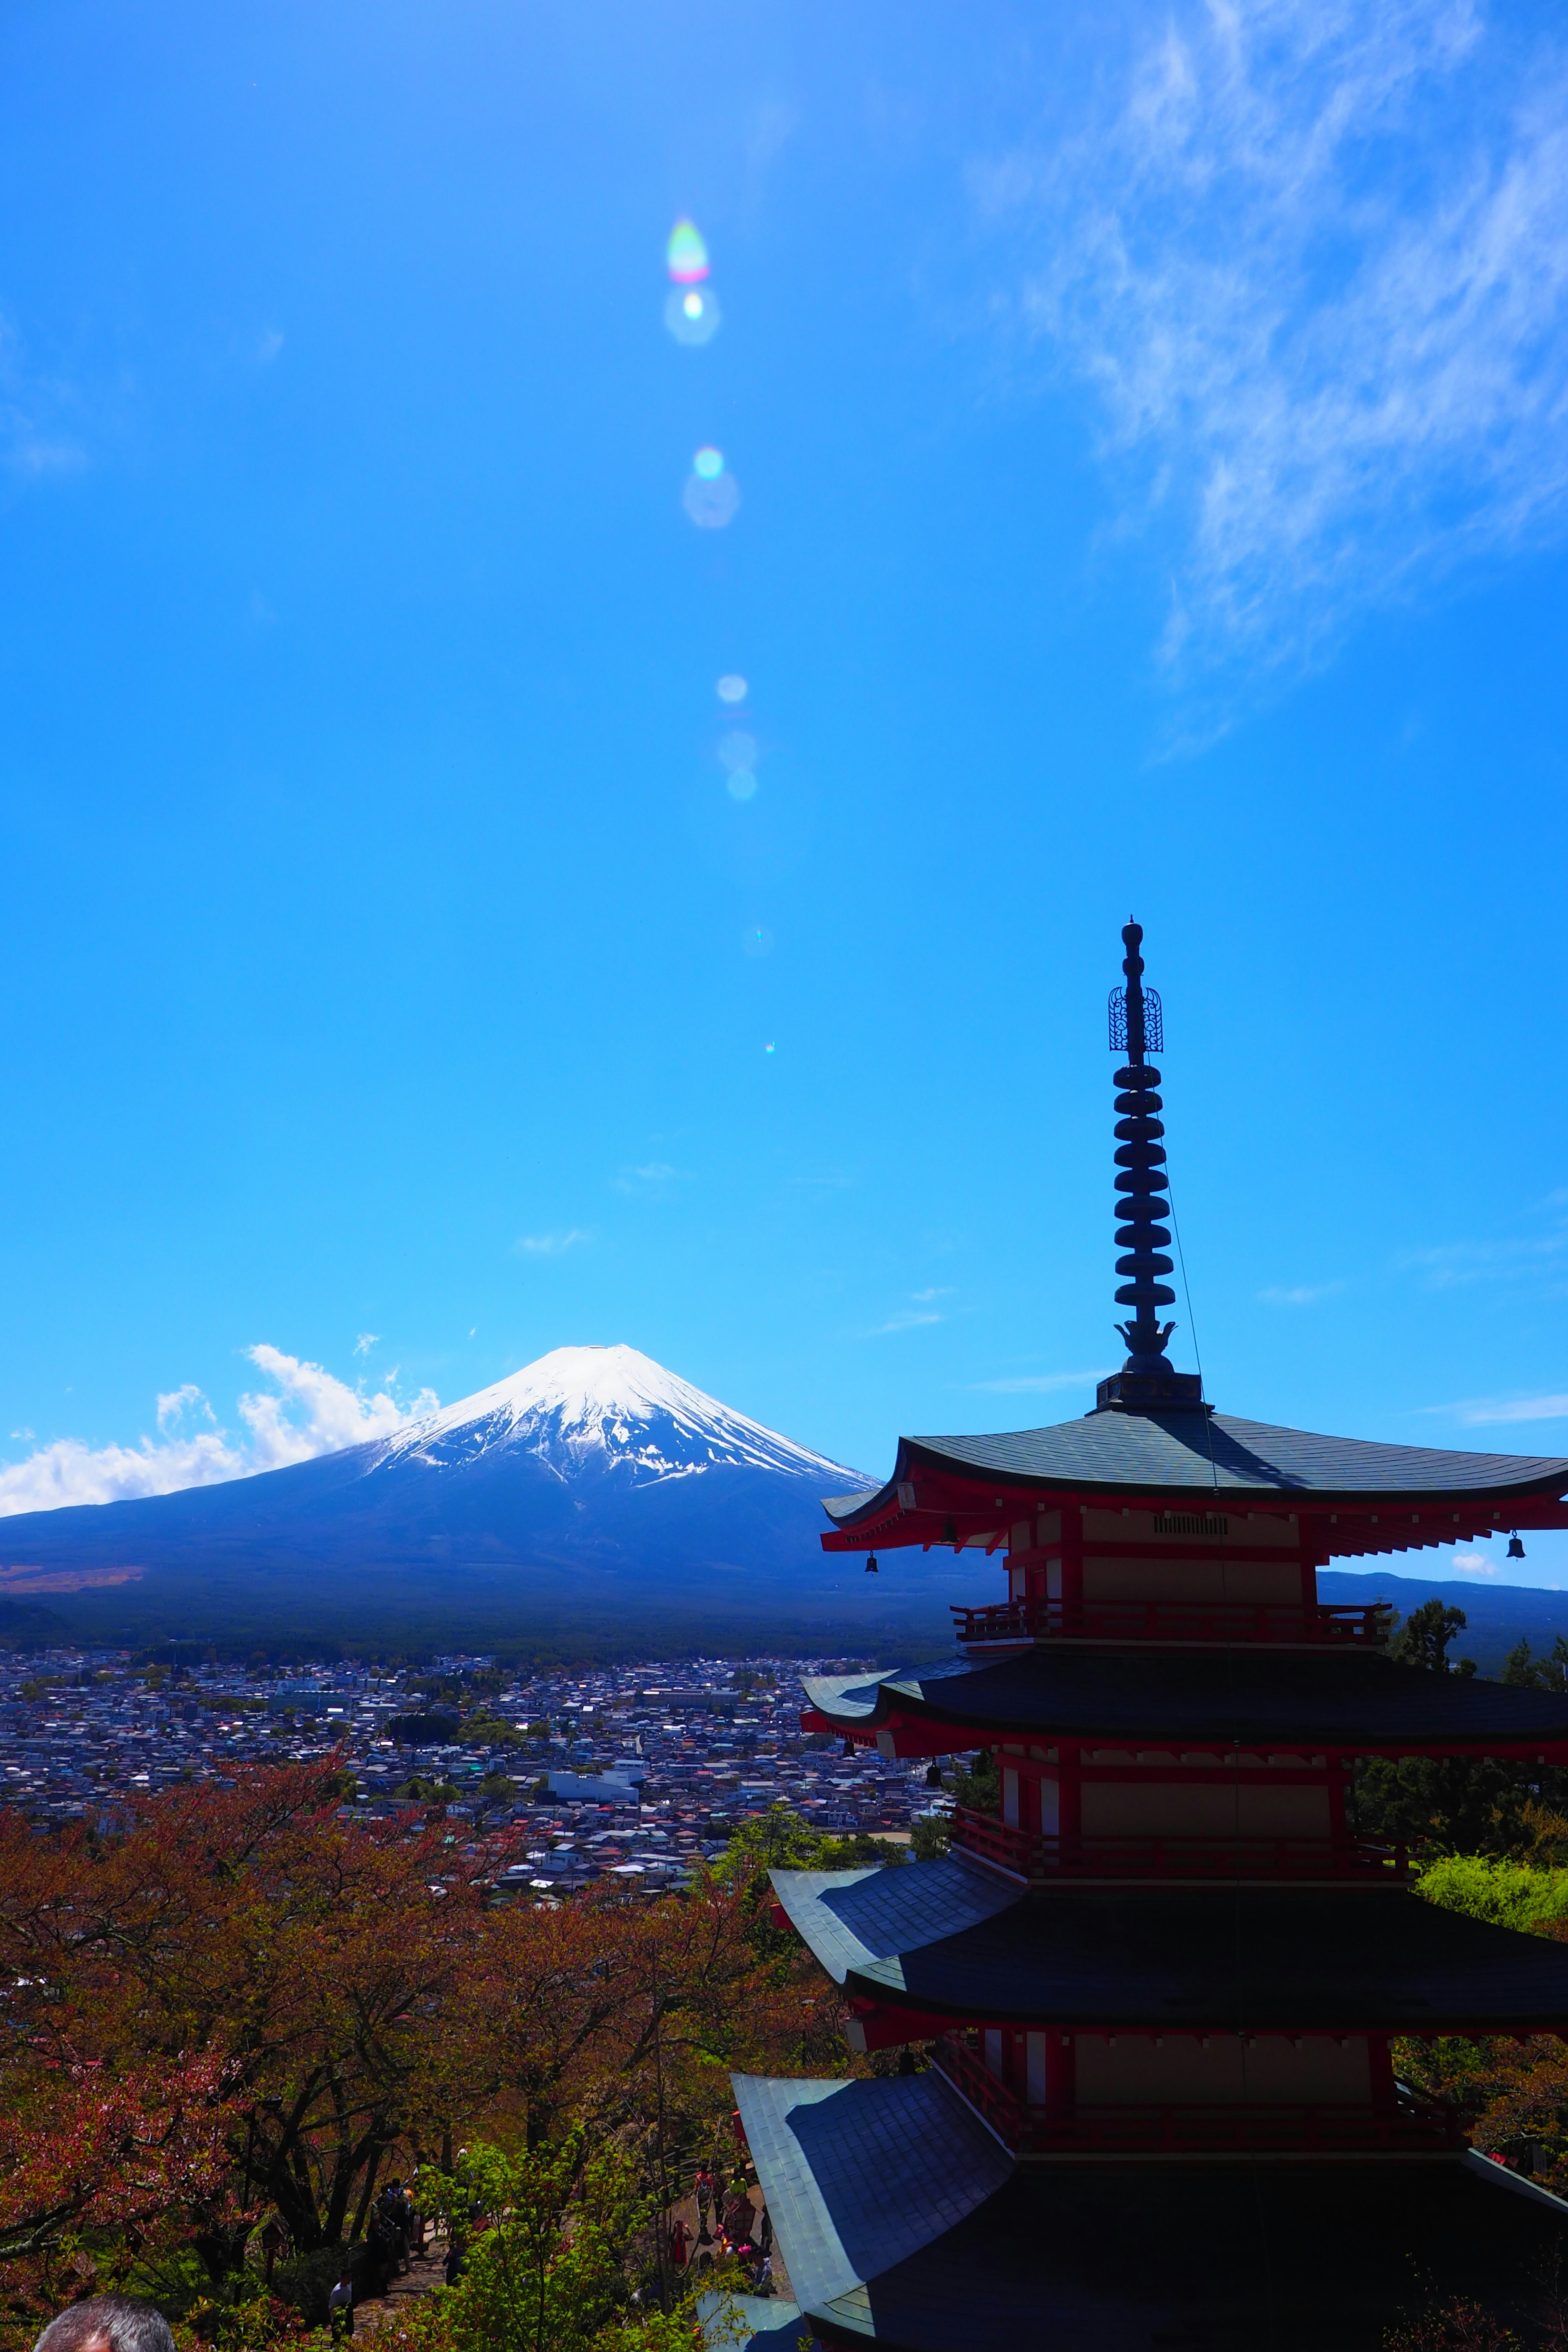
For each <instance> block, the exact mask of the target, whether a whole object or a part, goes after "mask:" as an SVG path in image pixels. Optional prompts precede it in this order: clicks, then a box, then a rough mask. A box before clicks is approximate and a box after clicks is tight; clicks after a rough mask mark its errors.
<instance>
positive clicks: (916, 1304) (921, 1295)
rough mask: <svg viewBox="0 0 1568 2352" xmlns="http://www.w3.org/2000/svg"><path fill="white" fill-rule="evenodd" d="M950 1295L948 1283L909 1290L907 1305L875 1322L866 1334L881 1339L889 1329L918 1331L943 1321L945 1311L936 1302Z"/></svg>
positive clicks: (950, 1286)
mask: <svg viewBox="0 0 1568 2352" xmlns="http://www.w3.org/2000/svg"><path fill="white" fill-rule="evenodd" d="M951 1297H952V1285H951V1284H950V1283H932V1284H931V1285H929V1286H927V1287H926V1288H925V1289H924V1290H911V1291H910V1293H909V1299H910V1304H909V1306H908V1307H900V1308H899V1310H898V1311H897V1313H896V1314H892V1315H889V1318H888V1319H887V1321H886V1322H885V1323H878V1324H876V1325H875V1326H874V1327H873V1328H872V1329H871V1330H870V1331H869V1332H868V1335H867V1336H868V1338H869V1339H885V1338H886V1336H887V1335H888V1333H889V1332H890V1331H919V1330H921V1329H923V1328H925V1327H926V1326H928V1325H929V1324H931V1323H945V1322H946V1320H947V1312H946V1310H945V1309H943V1308H942V1307H939V1306H938V1305H937V1303H936V1302H937V1300H938V1299H939V1298H951Z"/></svg>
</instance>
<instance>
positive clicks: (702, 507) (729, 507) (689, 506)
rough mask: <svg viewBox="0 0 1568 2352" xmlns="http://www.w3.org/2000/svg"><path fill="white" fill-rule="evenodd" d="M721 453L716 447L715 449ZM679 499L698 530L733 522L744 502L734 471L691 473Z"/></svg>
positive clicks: (716, 528)
mask: <svg viewBox="0 0 1568 2352" xmlns="http://www.w3.org/2000/svg"><path fill="white" fill-rule="evenodd" d="M712 454H713V455H714V457H718V455H719V453H718V451H717V450H716V449H715V450H714V451H713V453H712ZM680 503H681V505H682V506H683V507H684V508H685V509H686V511H687V513H688V515H689V517H690V519H691V520H692V521H693V522H694V523H695V524H696V525H697V528H698V530H723V528H724V526H725V524H726V523H728V522H732V521H733V520H734V518H735V510H736V509H737V508H738V507H739V505H740V503H741V491H740V485H739V484H738V483H737V481H736V479H735V477H734V475H733V474H723V473H715V474H699V473H690V474H688V476H687V477H686V486H685V488H683V489H682V491H681V493H680Z"/></svg>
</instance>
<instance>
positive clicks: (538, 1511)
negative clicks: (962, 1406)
mask: <svg viewBox="0 0 1568 2352" xmlns="http://www.w3.org/2000/svg"><path fill="white" fill-rule="evenodd" d="M875 1483H876V1482H875V1480H874V1479H873V1478H871V1477H869V1476H868V1475H866V1474H864V1473H862V1472H860V1471H857V1470H851V1469H847V1468H846V1467H845V1466H844V1465H842V1464H840V1463H835V1462H830V1461H828V1460H827V1459H826V1457H825V1456H824V1455H822V1454H814V1453H812V1452H810V1451H809V1450H808V1449H807V1448H806V1447H805V1446H802V1445H796V1444H793V1443H792V1442H791V1441H790V1440H789V1439H788V1438H784V1437H780V1436H778V1435H776V1434H775V1433H774V1432H773V1431H772V1430H769V1429H764V1428H763V1426H762V1425H761V1423H757V1422H754V1421H750V1420H748V1419H747V1418H746V1416H745V1415H744V1414H743V1413H739V1412H731V1409H730V1408H729V1407H728V1406H727V1405H722V1404H720V1403H718V1402H716V1401H715V1400H714V1399H713V1398H712V1397H709V1396H705V1395H704V1394H703V1393H702V1391H700V1389H696V1388H693V1387H691V1385H690V1384H689V1382H688V1381H683V1380H679V1379H678V1378H677V1376H676V1375H675V1374H674V1373H673V1372H668V1371H666V1370H664V1368H663V1367H662V1366H661V1365H658V1364H656V1363H655V1362H653V1360H651V1359H650V1358H649V1357H647V1356H644V1355H640V1354H639V1353H638V1352H637V1349H635V1348H628V1347H613V1348H557V1349H553V1350H552V1352H551V1353H550V1354H549V1355H546V1356H542V1357H541V1358H540V1359H539V1360H538V1361H537V1362H536V1363H532V1364H529V1365H527V1366H525V1367H524V1368H523V1370H521V1371H518V1372H513V1373H511V1374H510V1376H509V1377H508V1378H507V1379H506V1380H504V1381H498V1382H497V1383H496V1384H495V1386H494V1387H493V1388H489V1389H482V1390H481V1391H479V1394H478V1395H477V1396H471V1397H467V1398H464V1399H463V1400H462V1401H461V1402H458V1403H457V1404H452V1405H444V1406H442V1407H441V1408H440V1409H439V1410H438V1411H437V1412H432V1413H428V1414H426V1415H424V1416H422V1417H421V1418H420V1419H418V1420H416V1421H413V1422H410V1423H408V1424H407V1425H406V1426H405V1428H403V1429H401V1430H399V1431H398V1432H397V1433H395V1435H394V1436H392V1437H390V1438H382V1439H377V1440H375V1441H374V1442H373V1443H371V1444H365V1445H356V1446H352V1447H350V1448H349V1449H348V1450H347V1451H345V1452H343V1453H339V1454H323V1455H321V1456H319V1457H317V1458H316V1459H315V1460H313V1461H310V1462H300V1463H296V1464H293V1465H290V1466H289V1468H287V1469H283V1470H272V1471H267V1472H264V1473H262V1474H260V1475H258V1476H255V1477H249V1478H237V1479H234V1480H231V1481H229V1482H227V1483H226V1484H224V1485H220V1486H195V1487H187V1488H184V1489H183V1490H182V1491H181V1492H179V1493H177V1494H172V1495H161V1496H151V1497H148V1498H146V1499H144V1500H141V1501H137V1502H129V1503H106V1504H97V1505H88V1506H80V1507H70V1508H66V1509H61V1510H54V1511H37V1512H30V1513H27V1514H26V1515H25V1516H21V1517H15V1518H10V1519H5V1520H4V1521H0V1635H4V1634H9V1635H10V1636H11V1637H12V1638H14V1639H15V1638H22V1639H26V1638H47V1636H48V1635H50V1634H51V1633H60V1632H61V1631H62V1630H67V1629H68V1631H69V1632H70V1633H72V1634H73V1635H76V1636H79V1637H80V1638H92V1639H98V1640H101V1641H113V1640H133V1641H136V1642H139V1643H140V1642H145V1641H148V1640H151V1639H156V1638H163V1639H168V1638H175V1637H179V1638H188V1639H192V1640H197V1641H215V1642H219V1643H225V1644H229V1645H232V1644H233V1643H236V1642H241V1641H245V1640H251V1639H253V1640H255V1641H256V1642H258V1643H277V1642H279V1641H280V1640H287V1639H289V1638H293V1639H298V1640H301V1641H305V1642H311V1641H321V1640H327V1641H332V1640H338V1641H344V1642H352V1643H355V1644H356V1645H369V1646H374V1645H375V1644H376V1643H390V1644H392V1645H393V1646H396V1645H398V1644H414V1643H422V1642H435V1643H437V1644H438V1645H440V1646H444V1647H451V1646H453V1645H454V1644H457V1645H458V1646H460V1645H462V1644H463V1643H484V1644H486V1645H487V1646H493V1644H494V1643H496V1642H497V1641H506V1640H514V1641H516V1642H519V1643H522V1644H524V1645H528V1644H534V1645H549V1644H551V1643H557V1644H559V1645H560V1646H561V1647H562V1649H563V1651H566V1652H574V1651H576V1650H578V1649H582V1648H584V1647H588V1648H592V1649H593V1650H594V1651H595V1653H596V1654H622V1655H626V1656H632V1655H637V1654H644V1655H646V1654H652V1653H654V1652H657V1651H658V1650H660V1649H666V1650H678V1651H689V1650H693V1649H697V1650H700V1649H704V1648H708V1649H711V1650H713V1651H715V1652H719V1651H724V1650H731V1649H734V1648H736V1647H739V1648H741V1649H742V1650H746V1649H755V1648H757V1647H758V1646H759V1645H761V1646H764V1647H765V1646H766V1645H767V1644H768V1643H770V1642H772V1643H775V1644H777V1645H781V1646H782V1645H787V1646H789V1647H792V1648H795V1649H805V1650H815V1651H822V1650H824V1649H829V1648H834V1647H838V1646H842V1647H844V1648H846V1649H847V1650H852V1651H853V1652H854V1653H855V1654H859V1655H864V1654H868V1652H869V1651H870V1650H871V1649H873V1648H877V1647H879V1646H886V1645H887V1644H888V1643H894V1644H898V1643H900V1642H913V1643H917V1644H918V1645H919V1646H920V1647H921V1648H922V1649H923V1650H924V1651H925V1653H926V1654H928V1655H929V1654H931V1647H932V1646H933V1643H934V1644H936V1645H939V1646H940V1645H941V1643H942V1642H943V1640H944V1639H945V1636H946V1633H947V1628H948V1624H949V1619H948V1613H947V1609H946V1606H945V1604H946V1602H947V1601H948V1600H950V1599H952V1600H955V1601H971V1602H973V1601H981V1600H993V1599H994V1598H995V1597H996V1596H995V1586H996V1570H995V1563H994V1562H984V1561H983V1560H979V1559H974V1560H971V1559H964V1560H963V1561H960V1560H956V1559H953V1557H952V1553H951V1552H948V1553H940V1552H933V1553H931V1555H930V1556H929V1557H926V1556H923V1555H922V1554H921V1553H919V1552H916V1553H914V1554H913V1555H901V1556H900V1559H899V1563H898V1570H897V1573H896V1574H888V1575H884V1576H882V1577H880V1578H879V1579H876V1580H870V1579H868V1578H867V1576H866V1574H865V1571H864V1566H863V1563H862V1562H861V1561H860V1560H859V1559H856V1558H853V1557H850V1558H847V1559H846V1558H845V1557H844V1556H842V1555H837V1556H835V1555H828V1554H825V1553H824V1552H823V1551H822V1549H821V1547H820V1545H819V1543H818V1540H817V1538H818V1536H819V1534H820V1533H821V1532H822V1530H824V1529H825V1528H826V1527H827V1526H828V1524H829V1523H828V1521H827V1519H826V1517H825V1516H824V1514H823V1510H822V1497H823V1496H825V1495H841V1494H846V1493H850V1492H853V1491H855V1490H856V1489H857V1488H863V1487H866V1486H871V1485H874V1484H875Z"/></svg>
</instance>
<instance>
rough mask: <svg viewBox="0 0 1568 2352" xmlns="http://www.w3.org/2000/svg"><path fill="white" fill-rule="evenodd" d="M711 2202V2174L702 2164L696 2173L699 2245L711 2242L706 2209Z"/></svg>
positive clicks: (708, 2244) (711, 2234) (707, 2244)
mask: <svg viewBox="0 0 1568 2352" xmlns="http://www.w3.org/2000/svg"><path fill="white" fill-rule="evenodd" d="M712 2202H713V2181H712V2176H711V2175H710V2172H709V2170H708V2168H707V2166H706V2165H704V2166H703V2167H702V2168H701V2170H700V2172H699V2173H698V2175H697V2242H698V2244H699V2245H700V2246H710V2245H711V2244H712V2243H713V2232H712V2231H711V2230H710V2228H709V2227H708V2209H709V2207H710V2205H711V2204H712Z"/></svg>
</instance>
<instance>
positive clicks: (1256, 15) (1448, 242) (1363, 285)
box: [972, 0, 1568, 676]
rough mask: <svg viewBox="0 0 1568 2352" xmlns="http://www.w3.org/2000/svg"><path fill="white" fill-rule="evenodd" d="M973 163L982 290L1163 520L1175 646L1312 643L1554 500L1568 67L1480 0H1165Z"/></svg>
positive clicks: (1201, 648) (1257, 662)
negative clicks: (997, 293)
mask: <svg viewBox="0 0 1568 2352" xmlns="http://www.w3.org/2000/svg"><path fill="white" fill-rule="evenodd" d="M1142 24H1143V26H1144V32H1143V37H1142V42H1141V45H1140V46H1138V47H1136V49H1135V51H1134V53H1132V54H1131V55H1128V56H1126V57H1124V58H1123V61H1122V64H1121V68H1120V70H1113V71H1112V72H1111V73H1110V75H1108V76H1107V77H1106V78H1105V80H1104V82H1103V83H1102V85H1101V86H1102V88H1104V89H1106V91H1107V92H1108V95H1107V97H1106V98H1105V99H1104V100H1101V101H1100V103H1099V104H1098V105H1097V106H1092V107H1091V108H1090V109H1089V110H1088V111H1089V119H1088V120H1087V121H1084V120H1083V119H1082V116H1081V114H1080V117H1079V123H1078V125H1077V126H1076V127H1075V131H1074V133H1073V135H1072V136H1071V137H1070V138H1069V139H1068V140H1067V141H1066V142H1058V143H1057V144H1055V145H1054V146H1051V147H1048V148H1047V147H1042V146H1037V145H1032V144H1025V145H1023V146H1020V147H1018V148H1016V149H1015V150H1014V151H1012V152H1005V153H999V154H994V155H991V156H989V157H987V158H985V159H984V161H982V162H981V163H978V164H977V165H976V166H975V167H974V169H973V175H972V176H973V189H974V194H975V198H976V202H977V205H978V206H979V209H980V212H981V214H982V215H983V217H984V220H985V221H986V222H987V223H989V224H990V225H991V226H992V227H993V228H994V230H995V231H997V232H998V233H1000V234H1002V235H1010V236H1012V238H1013V240H1014V262H1013V269H1012V278H1011V283H1010V286H1009V288H1008V289H1007V291H1006V293H1005V297H1004V298H1003V299H1002V300H1001V301H1000V302H999V304H998V305H996V306H995V314H996V315H1001V316H1003V317H1005V318H1008V319H1010V320H1011V321H1012V322H1013V324H1014V326H1015V327H1016V328H1017V329H1019V330H1021V331H1022V332H1023V333H1024V334H1025V335H1026V336H1027V337H1029V338H1031V339H1034V340H1035V341H1036V342H1037V346H1038V345H1044V346H1045V347H1047V348H1048V349H1049V351H1050V352H1051V353H1052V354H1053V357H1054V361H1055V363H1056V365H1057V367H1058V369H1059V370H1061V371H1062V372H1065V373H1068V374H1069V375H1075V376H1077V377H1078V378H1079V380H1080V381H1082V382H1084V383H1087V384H1088V385H1089V386H1090V387H1091V388H1092V391H1093V393H1094V394H1095V395H1096V396H1097V399H1098V402H1099V404H1100V413H1101V415H1102V418H1103V421H1104V438H1103V444H1102V455H1103V456H1104V457H1106V458H1107V459H1108V460H1109V461H1110V462H1111V464H1112V466H1113V468H1114V469H1115V471H1116V474H1117V478H1118V479H1119V481H1120V483H1121V487H1122V489H1123V492H1124V515H1123V520H1124V522H1127V521H1139V522H1142V523H1143V524H1148V525H1152V526H1154V527H1155V528H1156V529H1157V530H1159V531H1161V532H1162V533H1163V534H1165V535H1166V538H1167V541H1168V544H1167V545H1165V546H1163V550H1162V554H1163V558H1168V561H1169V563H1170V569H1171V575H1172V584H1171V594H1170V609H1169V618H1168V622H1167V625H1166V627H1165V631H1164V636H1163V657H1164V660H1165V663H1166V665H1167V667H1168V669H1169V671H1170V672H1171V674H1172V675H1173V676H1181V675H1183V674H1186V675H1189V676H1191V675H1193V674H1194V673H1197V672H1201V671H1205V670H1208V671H1212V670H1213V669H1214V667H1215V666H1216V665H1222V664H1224V663H1226V662H1227V661H1229V660H1231V659H1233V658H1234V657H1236V656H1242V657H1244V658H1245V659H1246V661H1247V663H1248V665H1249V666H1250V667H1251V669H1252V671H1253V673H1254V674H1256V673H1257V671H1258V669H1260V668H1263V667H1268V666H1269V665H1271V664H1279V663H1280V662H1296V661H1300V660H1303V659H1310V657H1312V656H1314V655H1316V654H1319V653H1320V652H1321V651H1322V650H1323V649H1324V647H1325V646H1327V645H1329V644H1331V642H1332V641H1333V640H1334V638H1335V637H1336V636H1337V635H1339V634H1340V632H1341V631H1342V628H1343V627H1344V625H1346V623H1347V622H1348V621H1349V620H1350V619H1352V617H1353V616H1354V614H1356V613H1357V612H1358V611H1360V610H1363V609H1364V608H1365V607H1367V606H1369V605H1371V604H1377V603H1386V602H1387V601H1389V600H1391V599H1394V598H1398V597H1403V596H1405V595H1406V594H1408V593H1411V592H1413V591H1414V590H1416V589H1418V588H1419V587H1421V586H1422V585H1424V584H1426V583H1429V582H1431V581H1433V580H1435V579H1436V578H1437V577H1439V576H1440V575H1442V574H1443V573H1444V572H1447V571H1449V570H1450V569H1451V568H1452V567H1453V566H1454V565H1456V564H1457V563H1458V562H1462V561H1464V560H1466V559H1469V558H1475V557H1478V556H1487V555H1492V554H1496V553H1499V552H1507V551H1512V550H1514V549H1516V548H1519V547H1521V546H1523V545H1526V544H1529V543H1531V542H1540V541H1547V540H1554V539H1556V538H1557V537H1558V536H1560V535H1561V533H1562V532H1563V527H1564V524H1565V522H1568V337H1565V335H1564V331H1563V329H1564V320H1565V317H1568V67H1565V61H1564V58H1563V54H1562V52H1561V51H1560V50H1558V49H1555V48H1552V47H1546V46H1542V45H1541V44H1539V43H1537V44H1536V45H1535V46H1533V47H1531V45H1530V44H1529V43H1528V42H1527V41H1526V40H1524V39H1523V38H1522V37H1519V36H1518V35H1516V33H1515V31H1514V29H1513V28H1512V26H1510V25H1509V24H1508V23H1507V22H1506V21H1505V20H1500V21H1498V22H1497V23H1495V24H1494V23H1493V22H1492V21H1490V20H1489V18H1488V16H1487V15H1486V13H1485V11H1484V10H1483V8H1482V7H1481V6H1480V5H1479V0H1226V5H1220V0H1211V5H1204V0H1176V5H1174V6H1173V8H1172V9H1171V10H1170V11H1169V12H1168V13H1167V12H1166V11H1165V10H1163V9H1161V10H1160V11H1158V12H1155V11H1154V10H1153V9H1151V10H1150V11H1149V12H1148V14H1147V15H1146V16H1144V17H1143V18H1142Z"/></svg>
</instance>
